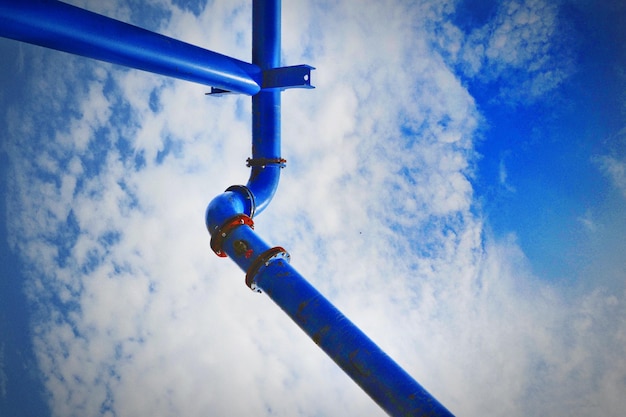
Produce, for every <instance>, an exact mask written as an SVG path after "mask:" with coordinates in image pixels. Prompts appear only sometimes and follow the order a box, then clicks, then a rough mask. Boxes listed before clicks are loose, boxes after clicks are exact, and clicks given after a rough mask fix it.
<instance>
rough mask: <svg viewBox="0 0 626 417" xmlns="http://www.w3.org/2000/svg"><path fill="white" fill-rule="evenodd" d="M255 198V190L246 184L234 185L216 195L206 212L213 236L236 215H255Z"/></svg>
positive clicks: (209, 228)
mask: <svg viewBox="0 0 626 417" xmlns="http://www.w3.org/2000/svg"><path fill="white" fill-rule="evenodd" d="M255 208H256V205H255V198H254V194H253V192H252V191H251V190H250V189H249V188H248V187H246V186H243V185H233V186H232V187H228V188H227V189H226V191H225V192H224V193H222V194H220V195H218V196H217V197H215V198H214V199H213V200H212V201H211V202H210V203H209V205H208V207H207V209H206V213H205V222H206V227H207V230H208V231H209V234H210V235H211V236H213V235H215V234H216V232H217V231H218V230H220V229H221V228H222V227H223V225H224V224H225V223H226V222H228V221H229V220H232V219H233V218H235V217H236V216H239V215H242V214H243V215H245V216H247V217H249V218H252V216H254V212H255Z"/></svg>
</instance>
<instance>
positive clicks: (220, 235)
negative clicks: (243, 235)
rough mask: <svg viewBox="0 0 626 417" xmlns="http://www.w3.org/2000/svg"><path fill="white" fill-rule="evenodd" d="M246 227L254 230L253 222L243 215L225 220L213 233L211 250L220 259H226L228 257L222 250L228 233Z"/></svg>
mask: <svg viewBox="0 0 626 417" xmlns="http://www.w3.org/2000/svg"><path fill="white" fill-rule="evenodd" d="M243 225H246V226H248V227H249V228H250V229H254V222H253V221H252V219H251V218H250V217H249V216H246V215H245V214H238V215H236V216H234V217H233V218H231V219H229V220H227V221H226V222H225V223H224V224H223V225H222V226H221V227H220V228H219V229H218V230H216V231H215V233H214V234H213V235H212V236H211V249H213V252H215V254H216V255H217V256H219V257H220V258H226V257H227V256H228V255H227V254H226V252H225V251H224V249H223V245H224V240H225V239H226V238H227V237H228V235H229V234H230V232H232V231H233V230H234V229H235V228H237V227H239V226H243Z"/></svg>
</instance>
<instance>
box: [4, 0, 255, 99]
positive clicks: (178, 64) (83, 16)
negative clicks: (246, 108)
mask: <svg viewBox="0 0 626 417" xmlns="http://www.w3.org/2000/svg"><path fill="white" fill-rule="evenodd" d="M0 36H3V37H6V38H11V39H15V40H19V41H23V42H28V43H32V44H36V45H40V46H45V47H48V48H52V49H57V50H60V51H65V52H69V53H73V54H77V55H82V56H86V57H90V58H95V59H98V60H101V61H106V62H111V63H114V64H120V65H125V66H127V67H132V68H137V69H141V70H145V71H150V72H154V73H157V74H162V75H167V76H170V77H174V78H179V79H183V80H187V81H192V82H196V83H200V84H204V85H210V86H213V87H217V88H219V89H223V90H228V91H232V92H237V93H242V94H247V95H254V94H256V93H258V92H259V91H260V89H261V82H262V80H261V79H262V74H261V70H260V68H259V67H258V66H257V65H254V64H250V63H247V62H243V61H239V60H237V59H235V58H231V57H228V56H226V55H222V54H219V53H217V52H213V51H209V50H206V49H202V48H199V47H197V46H194V45H191V44H188V43H185V42H181V41H179V40H176V39H172V38H168V37H166V36H163V35H159V34H157V33H154V32H150V31H148V30H145V29H141V28H139V27H137V26H133V25H129V24H127V23H123V22H120V21H117V20H114V19H111V18H108V17H105V16H102V15H99V14H96V13H93V12H89V11H87V10H84V9H81V8H78V7H75V6H71V5H69V4H65V3H62V2H59V1H55V0H0Z"/></svg>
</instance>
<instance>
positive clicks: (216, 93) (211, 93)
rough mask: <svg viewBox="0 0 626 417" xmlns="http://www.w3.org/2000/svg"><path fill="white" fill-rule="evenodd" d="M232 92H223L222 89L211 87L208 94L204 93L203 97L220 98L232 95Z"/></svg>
mask: <svg viewBox="0 0 626 417" xmlns="http://www.w3.org/2000/svg"><path fill="white" fill-rule="evenodd" d="M232 93H233V92H232V91H229V90H224V89H222V88H217V87H211V91H209V92H208V93H204V95H205V96H213V97H220V96H224V95H226V94H232Z"/></svg>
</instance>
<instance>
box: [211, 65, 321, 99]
mask: <svg viewBox="0 0 626 417" xmlns="http://www.w3.org/2000/svg"><path fill="white" fill-rule="evenodd" d="M314 69H315V67H312V66H310V65H306V64H302V65H293V66H290V67H279V68H271V69H268V70H265V71H263V72H262V73H261V89H262V90H273V89H279V90H286V89H288V88H315V87H314V86H312V85H311V70H314ZM226 94H232V91H229V90H224V89H222V88H217V87H211V91H209V92H208V93H204V95H205V96H213V97H219V96H223V95H226Z"/></svg>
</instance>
